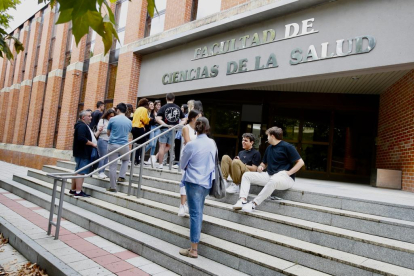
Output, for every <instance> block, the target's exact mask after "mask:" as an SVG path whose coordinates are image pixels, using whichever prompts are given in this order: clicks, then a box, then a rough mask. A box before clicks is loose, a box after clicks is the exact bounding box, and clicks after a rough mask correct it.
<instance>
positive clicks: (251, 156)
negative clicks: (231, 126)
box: [221, 133, 262, 194]
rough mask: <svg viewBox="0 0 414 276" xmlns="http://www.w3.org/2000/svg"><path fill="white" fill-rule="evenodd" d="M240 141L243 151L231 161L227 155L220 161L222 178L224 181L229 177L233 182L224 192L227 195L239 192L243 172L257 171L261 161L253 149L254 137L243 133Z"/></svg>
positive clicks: (258, 153) (258, 154)
mask: <svg viewBox="0 0 414 276" xmlns="http://www.w3.org/2000/svg"><path fill="white" fill-rule="evenodd" d="M242 139H243V140H242V147H243V150H242V151H240V152H239V155H237V156H236V157H234V159H233V160H232V159H231V158H230V156H228V155H224V156H223V157H222V159H221V170H222V172H223V178H224V179H225V181H226V179H227V177H228V176H229V175H230V177H231V179H232V180H233V183H232V184H231V185H230V186H229V187H228V188H227V189H226V192H227V193H229V194H235V193H238V192H239V190H240V183H241V179H242V176H243V174H244V173H245V172H255V171H257V166H259V165H260V160H261V159H262V157H261V155H260V152H258V151H257V150H255V149H254V148H253V144H254V142H255V138H254V135H253V134H252V133H245V134H243V135H242Z"/></svg>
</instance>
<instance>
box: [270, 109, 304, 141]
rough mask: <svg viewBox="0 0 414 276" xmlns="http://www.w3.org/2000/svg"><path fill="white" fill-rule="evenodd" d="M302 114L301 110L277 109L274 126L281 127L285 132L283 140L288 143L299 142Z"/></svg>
mask: <svg viewBox="0 0 414 276" xmlns="http://www.w3.org/2000/svg"><path fill="white" fill-rule="evenodd" d="M300 114H301V111H300V110H299V109H282V108H278V109H277V112H276V116H275V119H274V122H273V126H277V127H280V128H281V129H282V130H283V140H285V141H288V142H297V141H298V139H299V126H300Z"/></svg>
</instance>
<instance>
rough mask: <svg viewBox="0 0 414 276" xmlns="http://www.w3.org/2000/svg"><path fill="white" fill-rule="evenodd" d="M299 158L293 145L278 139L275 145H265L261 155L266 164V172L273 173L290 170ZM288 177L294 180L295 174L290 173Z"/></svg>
mask: <svg viewBox="0 0 414 276" xmlns="http://www.w3.org/2000/svg"><path fill="white" fill-rule="evenodd" d="M300 158H301V157H300V155H299V153H298V151H297V150H296V148H295V147H294V146H293V145H291V144H289V143H287V142H285V141H280V142H279V144H277V145H275V146H272V145H270V146H268V147H267V149H266V151H265V154H264V156H263V163H264V164H266V165H267V173H268V174H269V175H274V174H276V173H278V172H280V171H288V170H290V169H291V168H292V167H293V165H294V163H295V162H296V161H298V160H299V159H300ZM290 177H292V179H293V180H295V174H292V175H291V176H290Z"/></svg>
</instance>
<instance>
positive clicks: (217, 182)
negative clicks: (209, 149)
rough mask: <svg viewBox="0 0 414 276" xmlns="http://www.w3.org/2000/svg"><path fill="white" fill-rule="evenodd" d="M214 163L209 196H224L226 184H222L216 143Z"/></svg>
mask: <svg viewBox="0 0 414 276" xmlns="http://www.w3.org/2000/svg"><path fill="white" fill-rule="evenodd" d="M215 163H216V164H215V166H214V171H215V179H214V180H213V183H212V186H211V189H210V193H209V194H210V196H214V197H215V198H219V199H220V198H223V197H225V196H226V185H225V184H224V180H223V173H222V172H221V167H220V165H219V158H218V149H217V145H216V162H215Z"/></svg>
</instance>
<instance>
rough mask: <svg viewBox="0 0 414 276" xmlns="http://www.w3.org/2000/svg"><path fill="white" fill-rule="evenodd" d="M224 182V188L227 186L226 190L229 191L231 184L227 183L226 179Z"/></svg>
mask: <svg viewBox="0 0 414 276" xmlns="http://www.w3.org/2000/svg"><path fill="white" fill-rule="evenodd" d="M223 181H224V186H225V187H226V189H227V188H228V187H229V185H230V184H229V182H227V180H226V179H224V178H223Z"/></svg>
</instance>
